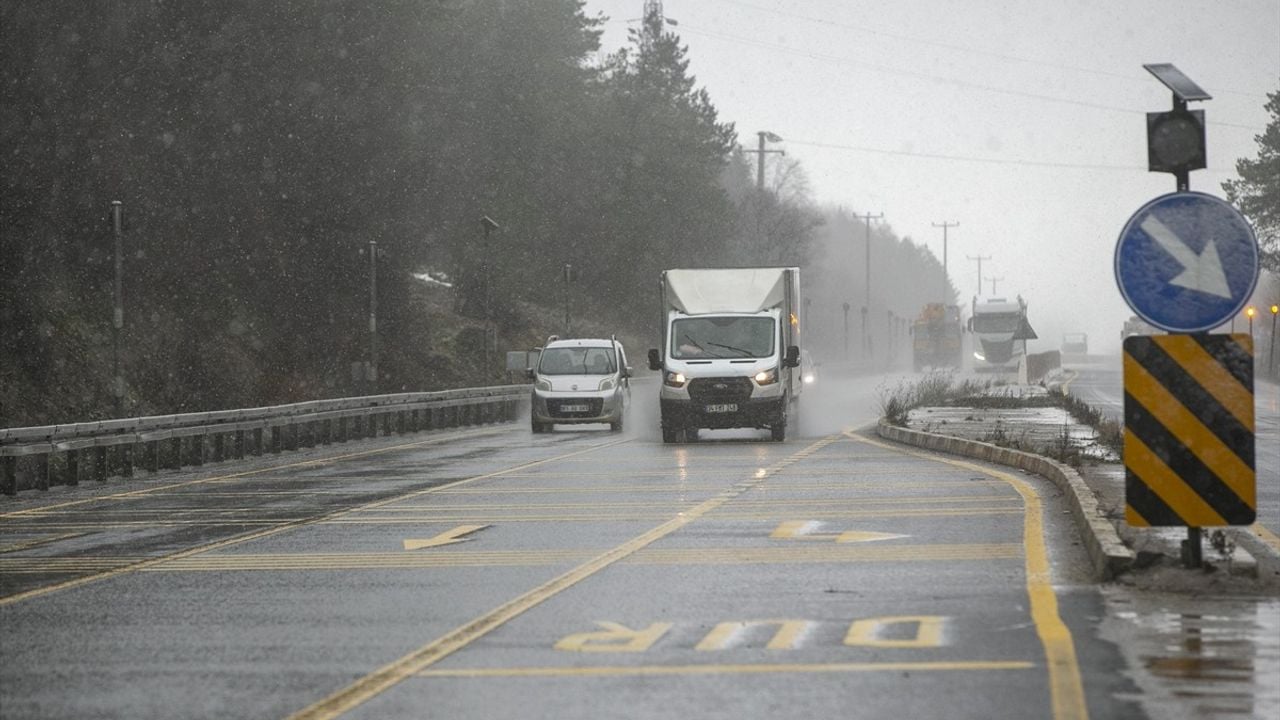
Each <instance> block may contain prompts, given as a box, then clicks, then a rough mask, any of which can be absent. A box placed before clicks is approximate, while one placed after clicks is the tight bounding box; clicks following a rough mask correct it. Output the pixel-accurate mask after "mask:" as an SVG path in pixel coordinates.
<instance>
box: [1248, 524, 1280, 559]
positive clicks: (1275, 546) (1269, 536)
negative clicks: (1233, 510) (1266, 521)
mask: <svg viewBox="0 0 1280 720" xmlns="http://www.w3.org/2000/svg"><path fill="white" fill-rule="evenodd" d="M1249 529H1250V530H1252V531H1253V534H1254V535H1257V536H1258V539H1259V540H1261V541H1262V542H1264V543H1266V544H1268V545H1270V546H1271V549H1272V550H1275V551H1276V552H1278V553H1280V537H1276V534H1275V533H1273V532H1271V531H1270V530H1268V529H1267V528H1265V527H1263V526H1262V523H1254V524H1252V525H1250V526H1249Z"/></svg>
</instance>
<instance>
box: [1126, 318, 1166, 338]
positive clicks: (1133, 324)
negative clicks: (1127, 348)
mask: <svg viewBox="0 0 1280 720" xmlns="http://www.w3.org/2000/svg"><path fill="white" fill-rule="evenodd" d="M1163 334H1164V331H1163V330H1161V329H1159V328H1157V327H1156V326H1155V325H1152V324H1150V323H1148V322H1147V321H1146V320H1143V319H1142V318H1140V317H1138V316H1137V315H1131V316H1130V317H1129V319H1128V320H1125V321H1124V328H1123V329H1121V330H1120V339H1121V340H1123V339H1125V338H1127V337H1132V336H1134V335H1163Z"/></svg>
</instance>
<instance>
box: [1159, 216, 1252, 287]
mask: <svg viewBox="0 0 1280 720" xmlns="http://www.w3.org/2000/svg"><path fill="white" fill-rule="evenodd" d="M1140 227H1141V228H1142V229H1143V230H1144V231H1145V232H1146V233H1147V234H1148V235H1150V236H1151V238H1152V239H1153V240H1155V241H1156V242H1157V243H1159V244H1160V247H1162V248H1164V251H1165V252H1167V253H1169V255H1171V256H1172V257H1173V259H1174V260H1177V261H1178V264H1179V265H1181V266H1182V273H1181V274H1180V275H1178V276H1177V277H1175V278H1174V279H1172V280H1170V281H1169V284H1170V285H1177V286H1178V287H1184V288H1187V289H1189V290H1197V291H1199V292H1202V293H1205V294H1207V295H1217V296H1218V297H1222V298H1226V299H1228V300H1230V299H1231V287H1230V286H1229V285H1227V274H1226V273H1225V272H1223V270H1222V259H1221V258H1219V257H1218V246H1217V244H1216V243H1215V242H1214V241H1213V239H1212V238H1210V239H1209V241H1208V242H1206V243H1205V244H1204V252H1202V253H1200V254H1199V255H1197V254H1196V253H1195V251H1194V250H1192V249H1191V248H1190V247H1187V244H1186V243H1185V242H1183V240H1182V238H1180V237H1178V236H1177V235H1174V234H1173V231H1172V230H1170V229H1169V228H1168V227H1166V226H1165V224H1164V223H1162V222H1160V221H1159V220H1158V219H1157V218H1156V216H1155V215H1148V216H1147V218H1146V219H1145V220H1143V221H1142V224H1141V226H1140Z"/></svg>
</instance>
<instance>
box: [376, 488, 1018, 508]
mask: <svg viewBox="0 0 1280 720" xmlns="http://www.w3.org/2000/svg"><path fill="white" fill-rule="evenodd" d="M720 487H721V489H724V486H723V485H721V486H720ZM1004 501H1010V502H1021V498H1019V497H1018V496H1017V495H1004V496H1001V495H993V494H991V493H984V494H981V495H938V496H931V495H887V496H879V497H877V496H874V495H871V496H868V497H866V498H819V499H816V500H809V499H803V498H787V497H779V496H777V495H776V494H771V495H770V497H769V498H768V499H765V500H745V499H738V500H734V501H733V502H732V503H731V504H730V507H733V508H739V507H769V508H775V507H808V506H811V505H816V506H819V507H831V506H833V505H837V506H838V505H855V506H861V505H899V504H902V505H920V504H934V503H936V504H938V505H946V504H949V503H987V502H1004ZM687 504H688V503H687V502H686V503H681V502H679V501H676V500H665V501H661V502H643V501H639V500H637V501H623V502H610V503H609V506H610V507H624V508H662V509H670V508H673V507H683V506H684V505H687ZM599 507H600V502H599V501H593V502H581V503H536V502H529V503H498V504H493V505H486V504H483V503H449V502H445V503H431V504H427V505H417V504H405V505H397V506H396V507H389V508H378V509H377V510H375V511H373V512H378V513H396V512H423V511H430V510H434V511H439V512H453V511H458V512H461V511H464V510H520V509H526V508H527V509H533V510H562V509H563V510H577V509H592V510H594V509H599Z"/></svg>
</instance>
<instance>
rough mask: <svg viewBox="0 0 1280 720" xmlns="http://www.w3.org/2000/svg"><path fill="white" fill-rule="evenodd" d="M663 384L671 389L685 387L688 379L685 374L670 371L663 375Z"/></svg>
mask: <svg viewBox="0 0 1280 720" xmlns="http://www.w3.org/2000/svg"><path fill="white" fill-rule="evenodd" d="M662 382H663V383H665V384H667V385H670V386H671V387H684V384H685V382H686V379H685V376H684V373H679V372H673V371H671V370H668V371H666V372H664V373H663V374H662Z"/></svg>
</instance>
